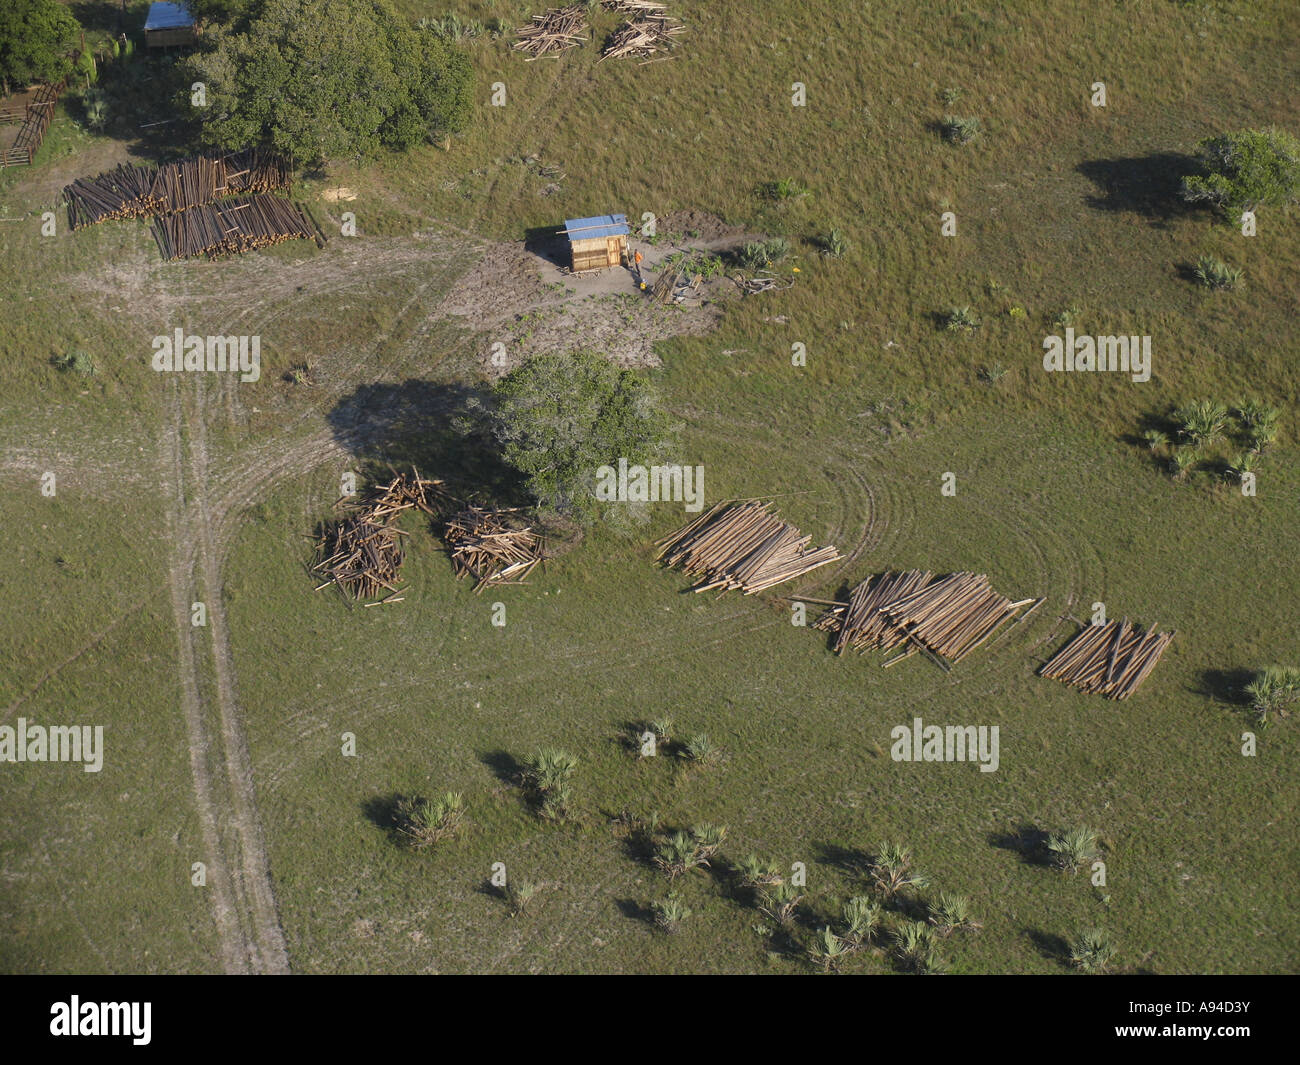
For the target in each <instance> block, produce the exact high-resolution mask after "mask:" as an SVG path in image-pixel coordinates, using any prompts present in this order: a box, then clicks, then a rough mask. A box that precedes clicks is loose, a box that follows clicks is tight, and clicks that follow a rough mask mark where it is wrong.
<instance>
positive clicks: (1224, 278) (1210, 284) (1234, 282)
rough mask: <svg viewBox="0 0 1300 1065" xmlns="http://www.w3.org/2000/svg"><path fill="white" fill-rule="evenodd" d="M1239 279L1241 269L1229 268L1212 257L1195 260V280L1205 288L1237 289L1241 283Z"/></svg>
mask: <svg viewBox="0 0 1300 1065" xmlns="http://www.w3.org/2000/svg"><path fill="white" fill-rule="evenodd" d="M1241 278H1242V270H1241V267H1239V266H1229V265H1228V264H1227V263H1225V262H1224V261H1223V260H1222V259H1218V258H1215V257H1214V256H1213V255H1202V256H1201V257H1200V258H1199V259H1197V260H1196V279H1197V280H1198V281H1199V282H1200V283H1201V284H1202V285H1204V286H1205V287H1206V288H1213V289H1221V288H1227V289H1233V288H1237V287H1239V286H1240V285H1241V283H1242V282H1241Z"/></svg>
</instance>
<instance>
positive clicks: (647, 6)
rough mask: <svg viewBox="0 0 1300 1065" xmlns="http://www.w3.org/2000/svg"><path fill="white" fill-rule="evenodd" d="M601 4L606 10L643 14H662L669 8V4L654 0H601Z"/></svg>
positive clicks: (626, 13)
mask: <svg viewBox="0 0 1300 1065" xmlns="http://www.w3.org/2000/svg"><path fill="white" fill-rule="evenodd" d="M600 6H601V7H603V8H604V9H605V10H606V11H618V12H620V13H622V14H625V15H642V16H645V15H662V14H663V13H664V12H665V11H667V10H668V5H667V4H659V3H655V2H654V0H600Z"/></svg>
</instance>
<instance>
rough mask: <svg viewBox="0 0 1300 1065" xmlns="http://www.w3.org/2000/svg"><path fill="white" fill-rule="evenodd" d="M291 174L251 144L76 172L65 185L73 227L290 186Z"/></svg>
mask: <svg viewBox="0 0 1300 1065" xmlns="http://www.w3.org/2000/svg"><path fill="white" fill-rule="evenodd" d="M291 178H292V174H291V172H290V170H289V166H288V164H287V163H286V162H285V161H284V160H283V159H281V158H279V157H278V156H276V155H272V154H271V153H269V152H264V151H262V150H260V149H257V148H249V149H246V150H244V151H242V152H235V153H233V154H231V155H199V156H194V157H192V158H189V159H182V160H180V161H179V162H175V163H165V164H163V165H162V166H160V167H152V166H125V165H124V166H119V167H117V169H115V170H110V171H108V172H106V173H103V174H100V175H99V176H97V177H94V178H78V179H77V180H76V181H74V182H73V183H72V184H71V185H68V186H67V187H65V188H64V190H63V195H64V199H65V200H66V201H67V204H68V223H69V225H70V226H71V227H72V228H73V229H80V228H82V227H83V226H88V225H94V224H95V223H97V222H107V221H113V220H117V219H122V218H148V217H152V216H156V215H167V214H171V213H173V212H176V211H187V210H190V209H191V208H194V207H202V206H206V205H207V204H211V203H215V202H216V201H217V200H219V199H220V198H221V197H223V196H230V195H235V194H245V195H246V194H251V193H259V192H274V191H279V190H282V189H287V188H288V187H289V184H290V180H291Z"/></svg>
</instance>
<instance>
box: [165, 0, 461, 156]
mask: <svg viewBox="0 0 1300 1065" xmlns="http://www.w3.org/2000/svg"><path fill="white" fill-rule="evenodd" d="M202 40H203V42H204V43H203V49H202V51H200V52H199V53H197V54H195V55H193V56H192V57H190V59H189V60H188V61H187V67H186V83H187V85H188V84H189V83H190V82H193V81H198V82H202V83H203V84H204V85H205V87H206V98H207V104H206V106H205V107H202V108H196V109H195V117H196V119H197V120H198V121H199V123H200V126H201V133H200V139H201V140H202V141H203V143H205V144H206V145H208V146H211V147H215V148H224V149H238V148H243V147H246V146H248V145H253V144H260V145H265V146H267V147H270V148H274V149H275V150H276V151H278V152H281V153H282V154H284V155H288V156H291V157H292V158H293V159H294V160H296V161H297V162H299V163H306V164H317V163H321V162H324V161H325V160H328V159H335V158H345V157H350V158H364V157H368V156H372V155H373V154H374V153H375V152H376V151H377V150H379V149H380V148H389V149H393V150H396V151H402V150H405V149H407V148H410V147H413V146H414V145H416V144H418V143H420V142H421V141H423V140H426V139H428V138H430V137H432V136H434V135H435V134H440V133H456V132H459V131H460V130H462V129H464V128H465V126H466V125H468V122H469V118H470V114H471V112H472V107H473V98H472V92H473V74H472V70H471V67H470V64H469V60H468V58H467V57H466V56H465V55H464V54H463V53H461V52H459V51H458V50H456V49H455V48H454V47H453V46H451V45H448V44H446V43H444V42H442V41H439V40H438V39H437V38H436V37H434V36H433V35H431V34H423V33H420V32H419V31H418V30H416V29H415V28H414V27H413V26H411V25H408V24H407V23H406V22H404V21H403V20H401V19H400V18H399V17H398V16H397V15H396V14H395V13H394V12H393V10H392V8H391V7H389V6H388V5H387V3H386V2H385V0H260V2H259V3H257V5H256V7H255V8H253V9H252V10H251V12H250V13H249V15H248V17H247V23H246V28H243V29H241V28H238V25H236V26H233V27H231V26H223V25H220V24H215V25H211V26H209V27H208V29H207V31H206V32H205V33H204V34H203V37H202ZM188 98H189V97H188V92H187V93H186V101H187V102H188Z"/></svg>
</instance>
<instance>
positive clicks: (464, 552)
mask: <svg viewBox="0 0 1300 1065" xmlns="http://www.w3.org/2000/svg"><path fill="white" fill-rule="evenodd" d="M518 513H519V511H518V510H517V509H506V510H489V509H485V508H482V507H470V508H468V509H467V510H462V511H461V512H460V513H459V514H455V515H453V516H452V517H451V518H449V519H448V520H447V523H446V525H445V527H444V530H443V538H444V539H445V540H446V541H447V546H448V547H449V548H450V549H451V558H452V563H453V564H454V565H455V567H456V575H457V577H473V578H474V580H475V581H476V582H477V583H476V584H475V586H474V592H475V594H477V593H479V592H481V591H482V590H483V589H484V588H486V587H488V586H489V585H499V584H523V583H524V581H525V579H526V578H527V576H528V574H529V573H531V572H532V570H533V567H534V566H536V565H537V564H538V563H539V562H541V560H542V538H541V537H540V536H538V535H537V534H536V533H535V532H533V530H532V529H531V528H530V527H529V526H527V525H524V524H522V522H520V521H519V520H518V519H517V518H516V517H515V515H517V514H518Z"/></svg>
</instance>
